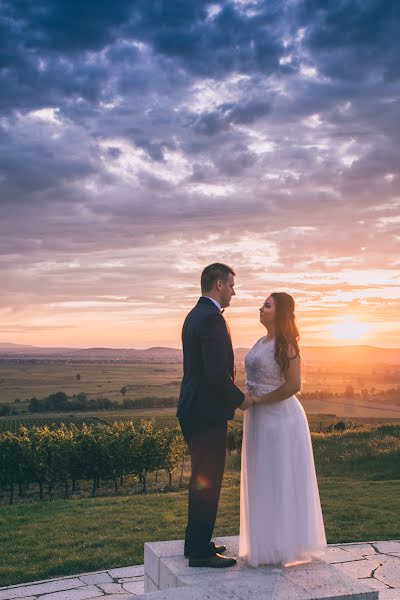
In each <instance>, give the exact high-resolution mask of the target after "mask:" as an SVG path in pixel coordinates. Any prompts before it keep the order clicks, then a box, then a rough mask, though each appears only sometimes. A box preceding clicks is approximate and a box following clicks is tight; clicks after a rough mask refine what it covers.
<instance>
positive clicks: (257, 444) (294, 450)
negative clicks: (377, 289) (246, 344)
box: [239, 292, 326, 567]
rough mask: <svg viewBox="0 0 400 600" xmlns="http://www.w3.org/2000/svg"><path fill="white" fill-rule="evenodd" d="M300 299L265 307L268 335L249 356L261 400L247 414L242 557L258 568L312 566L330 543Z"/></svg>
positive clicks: (278, 296)
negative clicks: (306, 379) (305, 379)
mask: <svg viewBox="0 0 400 600" xmlns="http://www.w3.org/2000/svg"><path fill="white" fill-rule="evenodd" d="M294 309H295V305H294V300H293V298H292V297H291V296H289V294H286V293H284V292H280V293H273V294H271V295H270V296H269V297H268V298H267V299H266V301H265V302H264V304H263V306H262V307H261V308H260V322H261V323H262V324H263V325H264V327H266V329H267V335H266V336H264V337H262V338H261V339H259V340H258V342H257V343H256V344H255V345H254V346H253V348H252V349H251V350H250V351H249V353H248V354H247V355H246V357H245V367H246V385H247V388H248V391H249V393H250V394H251V395H252V397H253V400H254V403H253V406H251V407H250V408H249V409H248V410H247V411H245V413H244V424H243V446H242V470H241V486H240V544H239V554H240V556H241V557H243V558H244V559H245V560H246V561H247V562H248V564H249V565H250V566H253V567H256V566H258V565H260V564H271V563H273V564H277V563H278V564H281V565H285V564H286V565H287V564H288V563H292V562H297V561H307V560H310V559H311V557H312V554H313V552H315V551H317V550H321V549H322V548H324V546H325V545H326V538H325V529H324V522H323V518H322V512H321V504H320V499H319V493H318V486H317V479H316V475H315V467H314V458H313V451H312V446H311V437H310V431H309V428H308V423H307V418H306V415H305V412H304V409H303V407H302V405H301V404H300V402H299V401H298V400H297V398H296V396H295V394H296V393H297V392H299V390H300V386H301V376H300V351H299V346H298V339H299V332H298V329H297V326H296V322H295V315H294Z"/></svg>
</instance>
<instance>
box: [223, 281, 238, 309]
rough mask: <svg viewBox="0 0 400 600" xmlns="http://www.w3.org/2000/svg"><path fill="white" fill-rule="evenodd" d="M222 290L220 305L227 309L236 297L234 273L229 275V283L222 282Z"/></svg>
mask: <svg viewBox="0 0 400 600" xmlns="http://www.w3.org/2000/svg"><path fill="white" fill-rule="evenodd" d="M221 284H222V285H221V288H220V305H221V308H226V307H227V306H229V305H230V303H231V298H232V296H235V295H236V294H235V279H234V277H233V275H232V273H229V276H228V281H226V282H225V283H224V282H221Z"/></svg>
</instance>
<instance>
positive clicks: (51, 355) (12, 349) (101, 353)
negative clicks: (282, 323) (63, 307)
mask: <svg viewBox="0 0 400 600" xmlns="http://www.w3.org/2000/svg"><path fill="white" fill-rule="evenodd" d="M247 352H248V348H236V349H235V356H236V362H237V364H239V363H241V362H243V359H244V356H245V354H246V353H247ZM0 358H2V359H7V358H8V359H24V358H25V359H29V358H31V359H34V358H35V359H53V360H76V361H78V360H89V361H90V360H93V361H101V360H105V361H118V360H121V361H127V362H135V363H141V362H143V363H145V362H151V363H152V362H154V363H156V362H164V363H166V362H167V363H177V362H181V361H182V351H181V350H180V349H177V348H166V347H163V346H155V347H152V348H146V349H145V350H138V349H135V348H82V349H76V348H40V347H35V346H25V345H22V344H13V343H0ZM302 359H303V361H304V363H305V365H307V364H311V363H312V364H321V366H323V365H324V364H329V365H331V366H333V365H341V364H343V365H348V364H354V365H361V364H362V365H371V366H372V365H400V349H399V348H378V347H376V346H305V347H303V348H302Z"/></svg>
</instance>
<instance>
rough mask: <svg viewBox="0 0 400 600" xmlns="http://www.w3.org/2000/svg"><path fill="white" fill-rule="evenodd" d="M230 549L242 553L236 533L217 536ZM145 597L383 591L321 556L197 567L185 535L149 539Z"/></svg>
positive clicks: (369, 597) (371, 596)
mask: <svg viewBox="0 0 400 600" xmlns="http://www.w3.org/2000/svg"><path fill="white" fill-rule="evenodd" d="M216 543H217V544H225V545H226V546H227V548H228V552H227V555H228V554H229V555H232V556H237V555H238V545H239V538H238V537H237V536H233V537H226V538H218V539H216ZM144 573H145V579H144V589H145V592H146V593H145V594H144V595H142V596H139V597H138V598H142V599H143V600H153V599H154V600H206V599H207V598H210V599H211V598H215V599H217V600H228V599H232V600H378V592H377V591H376V590H373V589H371V587H368V586H367V585H366V584H365V583H364V582H361V581H359V580H356V579H354V578H352V577H350V576H348V575H346V574H344V573H343V572H341V571H340V570H339V569H338V568H337V567H335V566H334V565H332V564H329V563H328V562H325V561H324V560H321V559H314V560H313V561H312V562H311V563H307V564H302V565H294V566H291V567H285V568H274V567H271V566H264V567H259V568H252V567H248V566H247V565H246V564H245V562H244V561H243V560H240V559H239V560H238V564H237V565H235V566H234V567H230V568H228V569H210V568H199V569H194V568H191V567H189V566H188V561H187V559H185V558H184V556H183V541H182V540H175V541H169V542H150V543H146V544H145V547H144Z"/></svg>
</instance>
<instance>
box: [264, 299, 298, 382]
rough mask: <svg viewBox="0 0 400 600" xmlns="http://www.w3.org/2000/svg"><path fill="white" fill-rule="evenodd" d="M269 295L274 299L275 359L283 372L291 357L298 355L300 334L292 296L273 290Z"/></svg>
mask: <svg viewBox="0 0 400 600" xmlns="http://www.w3.org/2000/svg"><path fill="white" fill-rule="evenodd" d="M271 296H272V297H273V299H274V301H275V360H276V362H277V363H278V365H279V366H280V368H281V371H282V372H283V371H286V369H287V368H288V367H289V364H290V363H289V361H290V360H291V359H293V358H296V357H297V356H300V349H299V343H298V341H299V338H300V334H299V330H298V329H297V325H296V317H295V314H294V309H295V304H294V300H293V298H292V296H290V295H289V294H286V293H285V292H273V293H272V294H271Z"/></svg>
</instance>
